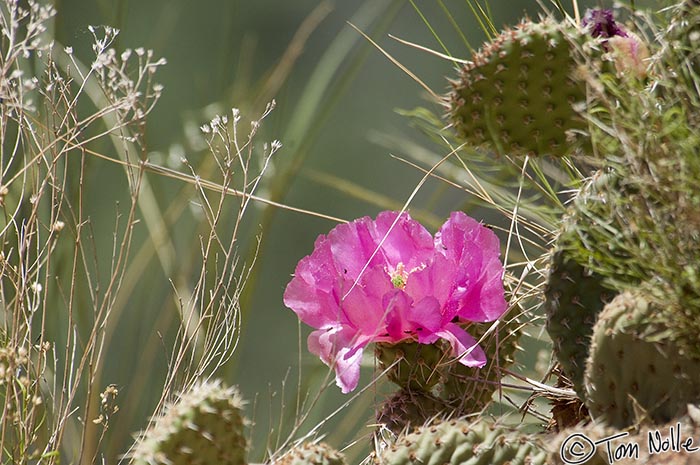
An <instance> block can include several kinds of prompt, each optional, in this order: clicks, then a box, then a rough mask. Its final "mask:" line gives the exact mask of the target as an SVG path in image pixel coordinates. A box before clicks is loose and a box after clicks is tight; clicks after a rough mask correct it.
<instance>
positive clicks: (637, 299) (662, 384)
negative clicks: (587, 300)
mask: <svg viewBox="0 0 700 465" xmlns="http://www.w3.org/2000/svg"><path fill="white" fill-rule="evenodd" d="M662 315H664V312H663V311H662V309H661V308H660V307H659V306H658V304H656V303H654V302H653V301H652V300H651V299H649V298H648V297H647V296H646V295H645V294H643V293H642V292H640V291H637V292H635V293H632V292H629V291H626V292H624V293H622V294H620V295H618V296H617V297H616V298H615V299H614V300H613V301H612V302H610V303H609V304H608V305H606V307H605V309H604V310H603V312H602V313H601V314H600V315H599V317H598V322H597V323H596V325H595V328H594V330H593V336H592V344H591V349H590V355H589V359H588V361H587V362H586V372H585V380H584V382H585V387H586V399H585V401H586V406H587V407H588V409H589V411H590V413H591V416H592V417H593V418H594V419H595V420H598V421H602V422H605V423H606V424H609V425H611V426H614V427H617V428H624V427H627V426H630V425H633V424H637V423H639V422H642V421H646V420H651V421H652V422H653V423H655V424H661V423H664V422H668V421H670V420H672V419H674V418H677V417H679V416H680V415H682V414H684V413H685V411H686V407H687V404H688V403H694V402H698V401H700V361H698V360H693V359H692V358H690V357H688V356H686V355H685V354H684V353H683V352H682V351H681V350H679V348H678V346H677V345H676V344H675V343H674V342H673V337H672V334H670V331H669V329H668V327H667V325H666V324H664V323H663V321H662Z"/></svg>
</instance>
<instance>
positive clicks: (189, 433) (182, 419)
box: [132, 381, 248, 465]
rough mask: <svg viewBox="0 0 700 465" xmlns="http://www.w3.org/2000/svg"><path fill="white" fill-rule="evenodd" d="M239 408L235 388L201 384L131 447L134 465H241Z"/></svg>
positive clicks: (242, 439)
mask: <svg viewBox="0 0 700 465" xmlns="http://www.w3.org/2000/svg"><path fill="white" fill-rule="evenodd" d="M244 405H245V402H244V401H243V400H242V399H241V397H240V395H239V393H238V391H237V390H236V389H235V388H226V387H223V386H222V385H221V383H220V382H218V381H215V382H203V383H200V384H197V385H195V386H194V387H193V388H192V389H191V390H190V391H188V392H185V393H183V394H181V395H180V397H179V398H178V399H177V401H175V402H174V403H173V404H171V405H169V406H168V407H167V409H166V411H165V413H164V414H163V415H162V416H161V417H159V418H157V419H155V421H154V423H153V424H152V425H151V427H150V428H149V429H148V430H146V431H145V432H144V433H143V434H142V435H141V437H140V438H139V440H138V442H137V444H136V445H135V446H134V450H133V452H132V458H133V461H134V463H135V464H136V465H218V464H222V465H245V464H246V463H247V462H246V456H247V453H248V444H247V440H246V437H245V431H244V427H245V424H246V422H247V421H246V420H245V419H244V418H243V415H242V408H243V406H244Z"/></svg>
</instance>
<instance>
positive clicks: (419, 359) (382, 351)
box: [374, 341, 450, 392]
mask: <svg viewBox="0 0 700 465" xmlns="http://www.w3.org/2000/svg"><path fill="white" fill-rule="evenodd" d="M374 353H375V356H376V357H377V361H378V362H379V368H380V369H381V370H385V369H387V368H388V367H390V366H392V365H393V364H394V363H396V364H395V365H393V367H392V368H391V369H390V370H389V372H388V373H387V376H388V378H389V379H390V380H391V381H392V382H393V383H394V384H396V385H398V386H399V387H401V388H404V389H411V390H422V391H426V392H429V391H430V390H431V389H432V388H433V387H434V386H435V385H436V384H437V383H438V382H440V373H439V371H438V369H437V367H438V366H439V365H440V364H442V363H445V362H447V360H449V357H450V356H449V352H447V351H445V348H444V347H443V346H442V345H441V344H439V343H436V344H420V343H418V342H414V341H407V342H399V343H397V344H388V343H383V342H382V343H378V344H376V345H375V349H374Z"/></svg>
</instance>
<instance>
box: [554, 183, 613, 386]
mask: <svg viewBox="0 0 700 465" xmlns="http://www.w3.org/2000/svg"><path fill="white" fill-rule="evenodd" d="M611 182H612V179H611V177H610V175H598V176H595V177H594V178H592V179H591V181H590V182H589V183H587V184H586V185H585V186H584V187H583V188H582V189H581V191H580V192H579V194H578V196H577V197H576V198H575V199H574V202H573V205H572V207H571V208H570V210H569V213H568V215H567V217H566V218H565V219H564V224H563V226H562V229H561V231H560V233H559V237H558V238H557V242H556V244H555V248H554V251H553V253H552V257H551V259H550V263H549V274H548V277H547V283H546V287H545V290H544V310H545V312H546V315H547V332H548V333H549V337H550V338H551V339H552V342H553V348H554V354H555V355H556V357H557V360H559V363H560V364H561V366H562V369H563V371H564V374H565V375H566V376H567V377H568V378H569V379H570V380H571V382H572V383H573V385H574V389H575V390H576V391H577V392H578V393H579V394H581V393H583V372H584V370H585V365H586V358H587V357H588V346H589V339H590V337H591V334H592V332H593V325H594V324H595V322H596V317H597V315H598V313H600V311H601V310H602V309H603V307H604V306H605V304H606V303H607V302H608V301H609V300H610V299H611V298H612V294H613V292H612V291H610V290H609V289H606V288H605V287H604V286H603V278H602V277H601V276H600V275H598V274H597V273H595V272H593V271H591V270H590V269H588V268H586V267H585V266H583V265H581V264H580V263H579V261H577V258H579V257H578V256H579V253H578V252H579V251H578V249H585V247H586V246H585V244H583V241H585V240H586V239H587V234H589V233H590V231H591V229H592V228H595V227H596V225H595V224H590V223H589V222H587V220H586V212H589V211H591V210H593V211H596V210H600V209H601V208H605V205H606V203H607V196H606V191H607V185H608V184H610V183H611Z"/></svg>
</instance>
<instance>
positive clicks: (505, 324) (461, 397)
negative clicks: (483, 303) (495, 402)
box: [441, 312, 521, 416]
mask: <svg viewBox="0 0 700 465" xmlns="http://www.w3.org/2000/svg"><path fill="white" fill-rule="evenodd" d="M511 314H512V312H511ZM492 325H493V322H488V323H470V324H468V325H466V326H463V327H464V329H465V330H466V331H467V332H468V333H469V334H470V335H471V336H472V337H473V338H474V339H476V340H477V341H481V342H480V343H479V345H480V346H481V347H482V349H484V352H485V353H486V365H484V366H483V367H481V368H470V367H466V366H464V365H462V364H461V363H459V362H457V361H454V362H452V363H450V364H449V365H448V366H447V367H445V369H443V372H444V373H445V374H444V376H443V379H444V384H443V390H442V393H441V397H442V398H444V399H445V401H446V402H447V403H449V405H450V406H451V408H452V410H453V412H454V415H457V416H465V415H469V414H473V413H478V412H480V411H481V410H483V409H484V408H485V407H486V406H487V405H488V404H489V403H490V402H491V400H492V398H493V394H494V392H496V391H497V390H498V388H499V386H500V381H501V378H503V372H502V371H501V370H502V369H505V368H508V367H510V366H511V365H512V364H513V362H514V361H515V353H516V352H517V350H518V349H519V346H518V340H519V338H520V334H521V323H520V322H519V321H518V319H517V318H508V317H507V316H504V317H502V319H501V321H500V322H499V324H498V327H497V329H496V330H495V331H492V332H491V333H489V334H488V335H486V333H487V331H489V330H490V328H491V326H492ZM484 335H486V336H484ZM482 337H483V339H482Z"/></svg>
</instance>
